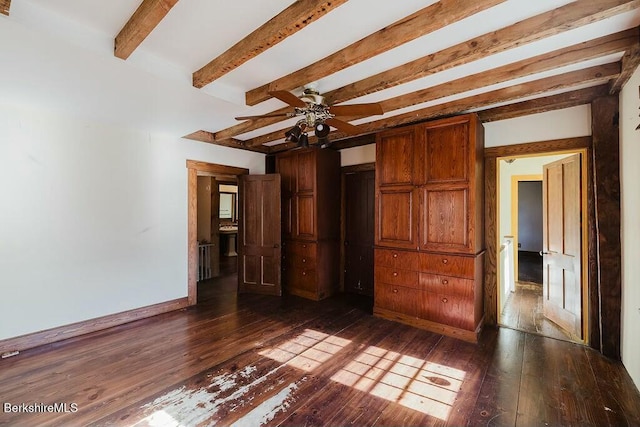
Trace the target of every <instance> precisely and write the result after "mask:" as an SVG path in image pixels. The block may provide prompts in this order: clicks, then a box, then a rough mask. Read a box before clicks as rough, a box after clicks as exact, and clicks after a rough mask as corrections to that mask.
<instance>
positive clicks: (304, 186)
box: [295, 151, 317, 192]
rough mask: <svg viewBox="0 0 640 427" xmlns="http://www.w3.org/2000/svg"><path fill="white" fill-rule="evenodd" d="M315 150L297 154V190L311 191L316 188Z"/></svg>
mask: <svg viewBox="0 0 640 427" xmlns="http://www.w3.org/2000/svg"><path fill="white" fill-rule="evenodd" d="M316 155H317V153H316V151H307V152H304V151H303V152H300V153H298V154H297V156H296V157H297V183H296V189H295V191H297V192H313V191H315V188H316V184H315V182H316Z"/></svg>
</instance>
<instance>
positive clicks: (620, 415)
mask: <svg viewBox="0 0 640 427" xmlns="http://www.w3.org/2000/svg"><path fill="white" fill-rule="evenodd" d="M586 354H587V358H588V360H589V364H590V365H591V369H592V372H593V375H594V378H595V380H596V383H597V385H598V389H599V391H600V395H601V396H602V405H603V406H602V409H604V411H605V412H606V414H607V416H608V418H609V425H611V426H640V402H638V399H637V396H638V389H637V387H635V384H633V381H631V378H630V377H629V375H628V374H627V372H626V370H625V368H624V366H623V365H622V363H621V362H619V361H615V360H612V359H609V358H606V357H603V356H602V355H601V354H600V353H598V352H596V351H595V350H591V349H587V350H586Z"/></svg>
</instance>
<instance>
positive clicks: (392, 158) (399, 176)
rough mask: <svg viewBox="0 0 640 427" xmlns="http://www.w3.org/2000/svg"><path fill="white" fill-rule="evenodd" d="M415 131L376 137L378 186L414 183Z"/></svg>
mask: <svg viewBox="0 0 640 427" xmlns="http://www.w3.org/2000/svg"><path fill="white" fill-rule="evenodd" d="M414 140H415V130H414V128H413V127H410V128H404V129H395V130H392V131H388V132H384V133H382V134H378V136H377V137H376V186H378V187H382V186H386V185H410V184H412V183H413V163H414V154H415V149H414Z"/></svg>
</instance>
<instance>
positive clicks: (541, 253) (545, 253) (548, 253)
mask: <svg viewBox="0 0 640 427" xmlns="http://www.w3.org/2000/svg"><path fill="white" fill-rule="evenodd" d="M550 254H551V252H546V251H540V256H543V255H550Z"/></svg>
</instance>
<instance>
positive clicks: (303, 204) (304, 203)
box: [294, 194, 316, 240]
mask: <svg viewBox="0 0 640 427" xmlns="http://www.w3.org/2000/svg"><path fill="white" fill-rule="evenodd" d="M295 199H296V202H295V206H296V223H295V226H296V229H295V230H294V231H295V237H296V238H298V239H311V240H313V239H315V237H316V224H315V202H314V200H315V198H314V197H313V194H309V195H301V194H298V195H297V196H296V198H295Z"/></svg>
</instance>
